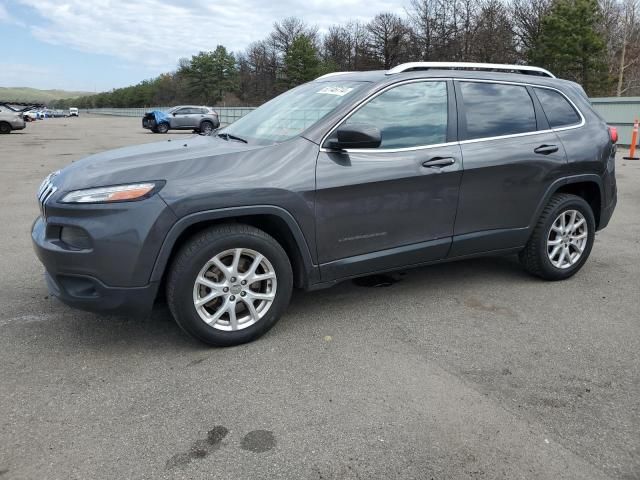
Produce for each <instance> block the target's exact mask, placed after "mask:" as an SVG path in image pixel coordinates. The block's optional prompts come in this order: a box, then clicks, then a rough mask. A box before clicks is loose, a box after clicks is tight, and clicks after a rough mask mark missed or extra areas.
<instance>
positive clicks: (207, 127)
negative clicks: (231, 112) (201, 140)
mask: <svg viewBox="0 0 640 480" xmlns="http://www.w3.org/2000/svg"><path fill="white" fill-rule="evenodd" d="M198 130H199V132H198V133H200V134H202V135H211V132H213V123H211V122H209V121H206V120H205V121H204V122H202V123H201V124H200V128H199V129H198Z"/></svg>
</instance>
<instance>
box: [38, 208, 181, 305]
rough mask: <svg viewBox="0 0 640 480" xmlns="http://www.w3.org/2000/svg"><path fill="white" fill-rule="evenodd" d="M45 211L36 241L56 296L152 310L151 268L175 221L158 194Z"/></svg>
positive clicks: (73, 301) (154, 287)
mask: <svg viewBox="0 0 640 480" xmlns="http://www.w3.org/2000/svg"><path fill="white" fill-rule="evenodd" d="M46 213H47V218H46V220H45V219H44V218H43V217H38V218H37V219H36V220H35V222H34V224H33V227H32V230H31V239H32V242H33V247H34V250H35V252H36V255H37V256H38V258H39V259H40V261H41V262H42V264H43V265H44V267H45V270H46V277H45V278H46V282H47V286H48V288H49V291H50V292H51V294H52V295H54V296H56V297H58V298H59V299H60V300H61V301H63V302H64V303H66V304H68V305H70V306H73V307H76V308H80V309H83V310H91V311H106V312H111V313H146V312H149V311H150V310H151V307H152V306H153V302H154V300H155V297H156V293H157V290H158V282H151V281H150V277H151V272H152V270H153V266H154V264H155V260H156V258H157V255H158V252H159V250H160V246H161V245H162V242H163V241H164V238H165V235H166V233H167V232H168V230H169V228H170V227H171V225H173V223H174V222H175V215H173V213H172V212H171V210H170V209H169V208H168V207H167V206H166V204H165V203H164V201H163V200H161V199H160V198H159V196H158V195H155V196H153V197H151V198H149V199H146V200H144V201H140V202H130V203H129V202H127V203H120V204H114V205H83V206H69V205H61V204H58V205H56V204H53V205H52V204H51V203H48V204H47V208H46ZM65 229H66V230H65ZM65 231H66V232H71V233H72V234H73V235H76V236H75V237H74V236H73V235H66V236H65V234H64V232H65ZM78 232H80V233H81V235H79V236H78ZM76 240H77V241H79V242H80V243H82V245H78V244H77V243H74V242H75V241H76Z"/></svg>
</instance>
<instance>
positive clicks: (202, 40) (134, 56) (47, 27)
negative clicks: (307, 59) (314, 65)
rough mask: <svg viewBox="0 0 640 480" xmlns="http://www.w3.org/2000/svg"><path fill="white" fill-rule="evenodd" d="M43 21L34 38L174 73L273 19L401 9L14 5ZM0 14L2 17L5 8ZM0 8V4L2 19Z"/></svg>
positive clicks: (153, 2) (205, 1) (364, 15)
mask: <svg viewBox="0 0 640 480" xmlns="http://www.w3.org/2000/svg"><path fill="white" fill-rule="evenodd" d="M19 1H20V3H22V4H23V5H25V6H27V7H29V8H31V9H32V10H34V11H35V12H36V13H37V16H38V17H40V19H41V20H42V21H41V22H39V23H38V24H31V25H30V27H29V28H30V31H31V33H32V34H33V35H34V36H35V37H37V38H38V39H39V40H41V41H43V42H47V43H51V44H55V45H62V46H66V47H70V48H73V49H75V50H79V51H82V52H88V53H93V54H105V55H111V56H115V57H117V58H120V59H122V60H123V61H125V62H129V63H132V64H143V65H146V66H148V67H154V68H166V69H172V68H175V66H176V63H177V60H178V59H179V58H180V57H188V56H191V55H193V54H194V53H197V52H198V51H201V50H213V49H214V48H215V47H216V45H218V44H222V45H225V46H226V47H227V48H229V49H230V50H232V51H239V50H242V49H244V48H245V47H246V46H247V45H248V44H249V43H251V42H253V41H257V40H261V39H263V38H264V37H266V36H267V35H268V33H269V32H270V31H271V29H272V26H273V22H275V21H278V20H282V19H283V18H285V17H288V16H297V17H300V18H302V19H304V20H305V21H306V22H307V23H309V24H314V25H317V26H318V27H319V28H320V29H321V30H324V29H326V28H327V27H328V26H329V25H331V24H334V23H341V22H346V21H347V20H349V19H355V20H363V21H366V20H368V19H370V18H371V16H372V15H374V14H375V13H378V12H381V11H393V12H395V13H402V12H403V10H404V9H403V4H402V3H397V4H392V3H390V2H385V1H382V0H370V1H363V0H342V1H340V0H325V1H320V0H307V1H304V2H302V1H292V0H285V1H280V2H273V3H271V2H263V1H261V0H236V1H232V2H211V1H209V0H190V1H182V2H174V4H171V3H170V2H167V1H166V0H136V1H131V0H126V1H125V0H111V1H110V0H93V1H86V0H66V1H63V0H19ZM4 14H6V15H8V13H7V12H6V9H5V10H4ZM2 15H3V9H2V4H0V19H2Z"/></svg>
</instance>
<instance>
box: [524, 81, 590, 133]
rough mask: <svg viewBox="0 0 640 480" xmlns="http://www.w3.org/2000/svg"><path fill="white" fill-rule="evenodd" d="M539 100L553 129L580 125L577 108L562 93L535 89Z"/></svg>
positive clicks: (546, 89)
mask: <svg viewBox="0 0 640 480" xmlns="http://www.w3.org/2000/svg"><path fill="white" fill-rule="evenodd" d="M533 90H534V91H535V92H536V96H537V97H538V100H540V104H541V105H542V109H543V110H544V114H545V115H546V116H547V120H548V122H549V125H550V126H551V128H557V127H566V126H569V125H575V124H576V123H580V116H579V115H578V112H576V110H575V108H573V107H572V106H571V104H570V103H569V101H568V100H567V99H566V98H565V96H564V95H562V94H561V93H560V92H557V91H555V90H550V89H548V88H534V89H533Z"/></svg>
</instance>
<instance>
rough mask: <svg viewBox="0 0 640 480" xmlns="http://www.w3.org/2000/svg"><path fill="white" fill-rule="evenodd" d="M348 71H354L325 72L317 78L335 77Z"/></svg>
mask: <svg viewBox="0 0 640 480" xmlns="http://www.w3.org/2000/svg"><path fill="white" fill-rule="evenodd" d="M347 73H353V72H331V73H325V74H324V75H321V76H319V77H318V78H316V80H320V79H321V78H328V77H335V76H336V75H345V74H347Z"/></svg>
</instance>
